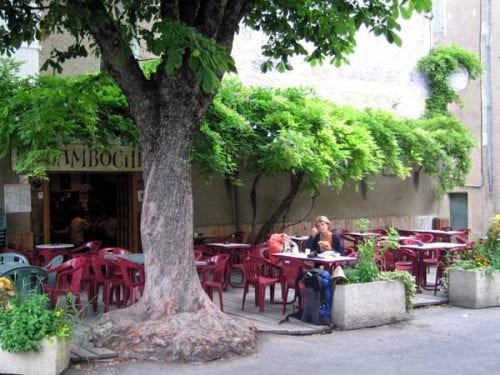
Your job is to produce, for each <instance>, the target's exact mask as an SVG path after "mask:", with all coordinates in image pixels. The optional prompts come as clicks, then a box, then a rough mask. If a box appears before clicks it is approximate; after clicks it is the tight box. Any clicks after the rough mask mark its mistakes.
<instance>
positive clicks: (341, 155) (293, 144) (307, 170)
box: [193, 79, 474, 193]
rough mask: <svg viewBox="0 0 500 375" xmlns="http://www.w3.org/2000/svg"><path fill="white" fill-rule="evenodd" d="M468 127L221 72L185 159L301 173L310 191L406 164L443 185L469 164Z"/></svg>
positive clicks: (401, 172) (230, 171) (231, 173)
mask: <svg viewBox="0 0 500 375" xmlns="http://www.w3.org/2000/svg"><path fill="white" fill-rule="evenodd" d="M473 145H474V141H473V137H472V135H471V133H470V131H469V130H468V129H467V127H465V126H464V125H463V124H462V123H460V122H459V121H458V120H457V119H455V118H454V117H449V116H437V117H433V118H426V119H419V120H411V119H404V118H398V117H397V116H395V115H393V114H391V113H389V112H387V111H383V110H374V109H366V110H358V109H354V108H352V107H346V106H337V105H335V104H333V103H331V102H328V101H326V100H324V99H321V98H319V97H318V96H317V95H315V94H314V92H313V91H311V90H310V89H303V88H288V89H271V88H262V87H245V86H243V85H242V84H241V83H240V82H239V81H237V80H235V79H226V80H224V83H223V85H222V87H221V89H220V91H219V94H218V95H217V96H216V97H215V99H214V104H213V106H212V107H211V108H210V109H209V111H208V113H207V116H206V118H205V121H204V122H203V124H202V127H201V135H200V136H199V137H197V138H196V142H195V146H194V150H193V158H194V160H195V161H196V162H197V163H199V164H200V166H201V168H202V171H203V173H204V174H205V176H206V177H207V178H210V177H211V176H213V175H214V174H222V175H224V176H226V177H228V178H231V179H237V176H238V172H240V171H243V170H246V171H249V172H253V173H257V174H263V175H268V176H272V175H277V174H280V173H294V174H303V175H304V183H303V188H304V189H306V190H307V191H309V192H311V193H313V192H314V191H316V189H317V188H318V187H319V186H321V185H325V184H328V185H330V186H331V187H332V188H333V189H335V190H337V191H338V190H340V189H342V187H343V186H344V184H345V183H347V182H349V181H351V182H353V181H354V182H356V181H361V180H362V179H365V178H366V177H369V176H371V175H374V174H378V173H385V174H390V175H394V176H396V177H399V178H406V177H407V176H409V174H410V172H411V171H412V170H413V169H414V168H418V167H422V168H423V169H424V171H425V172H426V173H428V174H430V175H432V176H434V177H436V178H437V179H438V181H439V185H440V187H441V188H442V189H443V190H448V189H451V188H452V187H454V186H457V185H461V184H463V182H464V178H465V176H466V174H467V172H468V171H469V169H470V159H469V151H470V149H471V148H472V147H473Z"/></svg>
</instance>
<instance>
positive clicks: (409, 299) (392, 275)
mask: <svg viewBox="0 0 500 375" xmlns="http://www.w3.org/2000/svg"><path fill="white" fill-rule="evenodd" d="M378 280H379V281H389V280H399V281H401V282H402V283H403V285H404V288H405V296H406V297H405V298H406V311H407V312H411V311H412V310H413V302H414V300H415V296H416V293H417V286H416V284H415V278H414V277H413V276H412V275H411V274H410V273H409V272H407V271H391V272H380V274H379V276H378Z"/></svg>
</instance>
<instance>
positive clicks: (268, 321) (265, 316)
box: [71, 270, 448, 363]
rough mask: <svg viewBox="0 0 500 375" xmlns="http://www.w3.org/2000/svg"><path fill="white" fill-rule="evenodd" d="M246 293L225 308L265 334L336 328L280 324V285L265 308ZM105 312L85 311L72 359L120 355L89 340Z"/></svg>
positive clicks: (431, 299) (424, 299) (420, 298)
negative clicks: (273, 301) (244, 297)
mask: <svg viewBox="0 0 500 375" xmlns="http://www.w3.org/2000/svg"><path fill="white" fill-rule="evenodd" d="M233 276H234V277H233V278H234V280H233V281H234V283H235V284H237V283H238V281H239V275H233ZM433 277H434V276H433V273H432V270H431V273H429V274H428V278H429V280H431V279H433ZM242 296H243V289H241V288H232V287H230V288H228V289H227V290H226V291H225V292H224V310H225V313H226V314H229V315H233V316H236V317H239V318H242V319H247V320H250V321H251V322H252V323H253V324H255V326H256V327H257V331H258V332H260V333H265V334H280V335H297V336H301V335H313V334H322V333H330V332H335V329H333V330H332V329H331V328H330V327H327V326H318V325H313V324H309V323H303V322H301V321H300V320H297V319H294V318H290V319H289V321H288V322H284V323H282V324H279V322H280V321H281V320H283V319H284V318H285V316H286V314H289V313H291V312H292V311H293V310H292V305H291V304H290V305H288V306H287V311H286V314H285V315H283V314H282V304H281V298H280V297H279V296H281V290H280V288H279V285H277V287H276V291H275V296H276V301H275V303H274V304H270V303H269V295H268V294H267V295H266V306H265V312H264V313H260V312H259V308H258V307H257V306H255V299H254V293H253V289H251V290H250V292H249V293H248V294H247V301H246V304H245V310H242V309H241V301H242ZM292 296H293V291H291V292H290V293H289V297H288V298H289V300H290V299H291V298H292ZM215 297H216V298H215V301H216V302H215V303H216V305H217V303H218V302H217V296H215ZM447 303H448V296H447V293H446V290H445V291H443V290H441V291H439V292H438V293H437V295H436V296H434V294H433V292H432V291H425V290H424V291H423V293H419V294H417V296H416V300H415V303H414V305H413V306H414V308H422V307H426V306H431V305H442V304H447ZM102 314H103V306H102V305H99V310H98V312H97V315H94V314H93V313H90V312H87V313H86V314H85V315H84V320H83V321H81V322H80V323H79V324H78V326H77V327H76V330H75V335H74V344H73V346H72V348H71V361H72V362H73V363H78V362H88V361H95V360H103V359H111V358H115V357H117V356H118V353H115V352H113V351H110V350H108V349H105V348H96V347H95V346H94V344H93V343H92V342H89V340H88V332H89V330H90V327H91V325H92V324H93V323H95V322H96V321H97V320H98V319H99V317H100V316H101V315H102Z"/></svg>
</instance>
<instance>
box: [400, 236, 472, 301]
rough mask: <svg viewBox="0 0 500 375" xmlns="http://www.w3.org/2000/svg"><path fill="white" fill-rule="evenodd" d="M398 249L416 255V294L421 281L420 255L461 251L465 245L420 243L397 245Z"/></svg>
mask: <svg viewBox="0 0 500 375" xmlns="http://www.w3.org/2000/svg"><path fill="white" fill-rule="evenodd" d="M399 247H400V248H403V249H409V250H413V251H415V253H416V255H417V265H416V275H415V282H416V284H417V292H421V290H420V286H421V285H422V280H421V277H420V276H421V272H422V269H421V267H422V254H423V253H424V252H426V251H431V250H447V251H450V250H463V249H465V248H466V247H467V245H466V244H461V243H455V242H428V243H426V242H421V243H419V244H412V245H399Z"/></svg>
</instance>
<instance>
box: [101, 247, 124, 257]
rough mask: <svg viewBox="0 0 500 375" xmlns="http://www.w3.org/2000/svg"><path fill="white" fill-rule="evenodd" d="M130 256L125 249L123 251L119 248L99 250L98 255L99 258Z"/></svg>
mask: <svg viewBox="0 0 500 375" xmlns="http://www.w3.org/2000/svg"><path fill="white" fill-rule="evenodd" d="M126 254H130V251H128V250H127V249H123V248H121V247H105V248H102V249H99V251H98V255H99V256H100V257H104V256H106V255H126Z"/></svg>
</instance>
